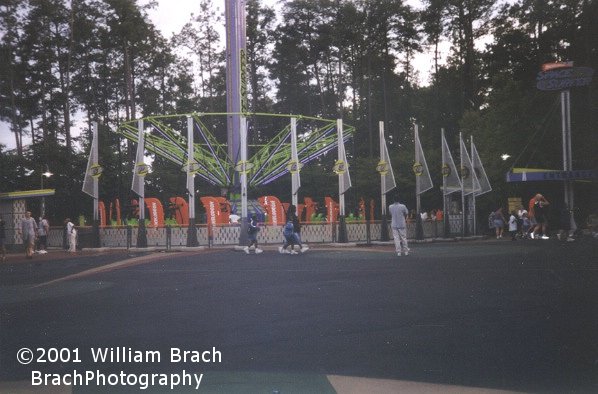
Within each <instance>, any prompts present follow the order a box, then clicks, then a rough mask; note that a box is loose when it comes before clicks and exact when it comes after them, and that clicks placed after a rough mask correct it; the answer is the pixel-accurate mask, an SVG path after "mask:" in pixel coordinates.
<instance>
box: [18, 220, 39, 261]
mask: <svg viewBox="0 0 598 394" xmlns="http://www.w3.org/2000/svg"><path fill="white" fill-rule="evenodd" d="M21 236H22V237H23V244H24V245H25V254H26V255H27V258H28V259H30V258H32V257H33V248H34V246H35V239H36V238H37V223H35V219H34V218H32V217H31V212H29V211H27V212H25V217H24V218H23V219H21Z"/></svg>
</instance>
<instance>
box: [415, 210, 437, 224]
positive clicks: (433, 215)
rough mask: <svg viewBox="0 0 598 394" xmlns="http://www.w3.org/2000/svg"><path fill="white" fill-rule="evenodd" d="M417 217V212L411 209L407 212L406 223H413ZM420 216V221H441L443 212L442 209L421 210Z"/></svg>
mask: <svg viewBox="0 0 598 394" xmlns="http://www.w3.org/2000/svg"><path fill="white" fill-rule="evenodd" d="M416 218H417V213H416V212H415V209H412V210H411V211H410V212H408V213H407V218H406V220H407V223H415V219H416ZM420 218H421V220H422V221H440V222H441V221H442V220H444V212H442V209H432V210H431V211H430V212H426V211H424V212H422V213H420Z"/></svg>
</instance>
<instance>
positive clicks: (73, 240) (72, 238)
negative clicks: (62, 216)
mask: <svg viewBox="0 0 598 394" xmlns="http://www.w3.org/2000/svg"><path fill="white" fill-rule="evenodd" d="M65 221H66V233H67V237H68V239H69V252H70V253H75V252H76V251H77V229H76V228H75V225H74V224H73V222H71V219H70V218H66V220H65Z"/></svg>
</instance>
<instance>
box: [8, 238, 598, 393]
mask: <svg viewBox="0 0 598 394" xmlns="http://www.w3.org/2000/svg"><path fill="white" fill-rule="evenodd" d="M597 251H598V244H597V243H596V241H595V240H592V239H587V240H580V241H576V242H572V243H560V242H558V241H556V240H548V241H517V242H511V241H508V240H500V241H496V240H492V241H475V242H458V243H457V242H454V243H430V244H417V245H414V246H413V247H412V253H411V255H410V256H403V257H397V256H396V255H395V254H394V253H393V250H392V247H391V246H375V247H351V248H333V247H330V246H325V245H312V249H310V250H309V251H308V252H307V253H305V254H299V255H281V254H279V253H278V252H277V251H276V250H275V249H274V247H271V248H266V250H265V252H264V253H263V254H261V255H245V254H244V253H242V252H237V251H233V250H231V249H206V250H204V251H197V252H190V253H188V252H178V253H138V252H133V251H129V252H127V251H120V252H112V253H102V254H96V253H83V254H79V255H77V256H69V255H65V254H63V253H62V252H54V253H53V252H50V253H49V254H48V255H47V256H43V257H42V256H36V259H34V260H24V259H22V258H17V259H15V258H13V259H12V261H11V260H10V259H9V261H8V262H7V263H4V264H1V265H0V296H1V297H0V350H1V352H0V387H2V383H4V387H14V386H11V385H13V384H16V383H15V382H30V379H31V378H32V371H34V370H35V371H38V370H39V371H41V372H42V373H48V374H57V375H60V374H65V373H71V372H73V370H74V369H76V370H78V371H88V370H90V371H91V370H93V371H96V370H98V371H101V372H103V373H106V374H108V373H117V372H118V371H122V370H125V371H127V372H128V373H129V372H130V373H134V374H142V373H150V374H151V373H155V374H161V373H164V374H166V373H178V372H180V371H182V370H183V369H184V370H186V371H194V372H202V373H203V374H204V375H203V379H204V380H203V381H202V384H201V386H200V390H199V392H268V393H272V392H277V391H278V392H280V393H286V392H335V390H336V391H337V392H338V391H342V390H338V389H337V388H336V387H337V386H333V385H331V384H330V381H331V380H330V379H325V378H323V377H324V376H332V375H334V376H344V377H356V378H370V379H385V380H390V381H402V382H418V383H421V384H430V385H442V386H434V387H451V386H452V387H462V388H471V389H473V390H474V391H479V390H482V389H500V390H512V391H525V392H564V391H576V392H597V391H598V286H597V285H598V253H597ZM22 348H28V349H32V350H33V353H34V360H33V362H32V363H30V364H26V365H22V364H20V363H19V362H17V353H18V351H19V349H22ZM38 348H42V349H46V350H47V349H50V348H54V349H59V350H60V349H68V351H64V353H63V356H64V357H63V360H57V361H55V362H50V361H47V360H46V362H39V357H38V356H39V354H38V353H39V352H38V351H37V349H38ZM173 348H175V349H180V350H181V351H184V350H188V351H189V359H188V360H186V361H184V362H183V361H180V362H178V361H177V362H173V361H172V360H171V359H170V358H169V356H170V355H171V352H172V349H173ZM74 349H78V350H77V351H78V352H79V354H78V357H79V358H80V360H81V361H80V362H73V353H72V352H73V351H74ZM98 349H108V350H109V349H112V353H113V354H114V349H116V352H117V353H118V352H119V351H120V349H124V352H125V356H124V357H125V358H126V357H127V355H130V354H132V355H135V354H136V352H140V354H141V353H143V354H146V353H147V352H148V351H149V352H157V353H158V354H160V355H161V356H162V358H161V359H160V361H159V362H156V360H153V361H151V360H150V361H148V360H143V361H139V362H137V361H135V360H127V361H125V362H123V361H122V359H121V360H120V361H114V360H112V361H109V360H108V361H97V360H94V359H93V355H92V352H93V351H97V350H98ZM206 351H208V352H209V353H205V355H206V356H208V355H209V356H213V355H216V360H214V359H210V361H209V362H206V360H203V359H202V360H198V359H197V358H196V359H194V360H192V359H191V358H192V357H191V356H192V355H193V354H195V356H197V357H199V358H201V354H203V353H204V352H206ZM69 352H70V353H69ZM67 353H68V354H67ZM153 354H156V353H153ZM218 354H219V355H220V359H219V360H218V359H217V358H218ZM47 355H48V356H50V353H48V354H47ZM67 356H68V357H67ZM256 376H257V377H259V378H256ZM23 384H25V383H21V386H20V387H23ZM25 386H26V384H25ZM423 387H431V386H419V388H420V391H428V390H425V389H423ZM37 388H38V389H39V390H41V391H40V392H44V390H48V392H49V390H50V387H49V386H44V385H41V386H40V387H37ZM179 388H180V390H175V392H181V391H183V388H182V387H179ZM117 389H118V390H123V392H127V390H133V391H135V392H139V387H138V386H137V387H120V386H118V385H117V386H116V387H111V388H110V390H107V389H106V388H105V387H104V388H101V387H100V388H98V389H97V390H99V391H102V390H107V391H105V392H108V391H109V392H115V391H116V390H117ZM184 389H186V390H190V391H189V392H195V390H193V389H191V388H190V387H188V388H184ZM72 390H73V392H91V391H93V390H94V389H93V388H92V387H88V386H87V387H73V389H72ZM156 390H157V389H156ZM0 391H1V390H0ZM145 391H146V392H165V391H168V392H172V391H169V390H163V389H162V391H160V390H157V391H152V389H151V388H150V390H145ZM414 391H418V390H417V388H416V389H415V390H414Z"/></svg>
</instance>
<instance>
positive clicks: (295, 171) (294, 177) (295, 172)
mask: <svg viewBox="0 0 598 394" xmlns="http://www.w3.org/2000/svg"><path fill="white" fill-rule="evenodd" d="M301 166H302V164H301V163H299V155H298V154H297V118H291V162H290V163H289V172H290V173H291V182H292V190H291V191H292V194H293V195H296V194H297V192H298V191H299V188H300V187H301V176H300V172H301Z"/></svg>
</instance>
